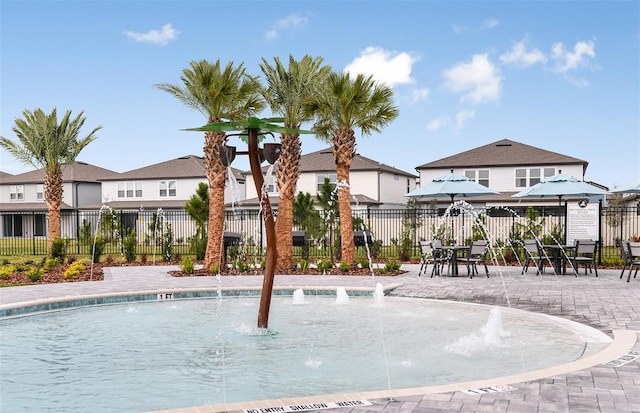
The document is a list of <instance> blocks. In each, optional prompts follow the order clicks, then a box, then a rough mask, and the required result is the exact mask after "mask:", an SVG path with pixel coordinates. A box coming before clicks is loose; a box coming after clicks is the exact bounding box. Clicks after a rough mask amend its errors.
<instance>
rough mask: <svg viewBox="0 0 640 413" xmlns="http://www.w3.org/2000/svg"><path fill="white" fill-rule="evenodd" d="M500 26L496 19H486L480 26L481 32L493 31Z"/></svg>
mask: <svg viewBox="0 0 640 413" xmlns="http://www.w3.org/2000/svg"><path fill="white" fill-rule="evenodd" d="M499 25H500V21H499V20H498V19H496V18H493V17H489V18H488V19H485V20H484V21H483V22H482V24H481V25H480V30H488V29H493V28H494V27H498V26H499Z"/></svg>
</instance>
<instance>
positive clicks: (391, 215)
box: [0, 206, 640, 259]
mask: <svg viewBox="0 0 640 413" xmlns="http://www.w3.org/2000/svg"><path fill="white" fill-rule="evenodd" d="M353 217H354V229H355V230H365V231H368V232H370V233H371V234H372V235H373V237H374V239H375V241H376V242H375V244H374V247H375V249H376V254H378V256H379V257H381V258H397V257H398V256H399V254H400V252H401V251H402V250H406V248H407V246H409V248H410V249H411V255H412V256H414V257H415V256H417V255H418V249H417V244H418V241H420V240H431V239H442V240H444V241H445V242H447V243H455V244H466V243H468V242H469V241H470V240H471V239H479V238H486V239H490V240H491V241H492V244H494V245H507V244H508V243H510V242H512V241H513V240H517V239H524V238H531V237H533V236H535V237H539V238H540V239H546V240H547V241H548V242H549V243H551V242H563V236H564V235H563V234H564V227H563V225H564V219H565V214H564V206H557V207H545V208H538V209H533V208H530V209H529V210H527V209H509V208H495V207H494V208H490V209H487V210H484V211H482V212H481V213H478V212H476V211H474V210H473V209H466V208H450V209H448V210H442V209H440V210H429V209H354V210H353ZM47 225H48V216H47V213H46V212H33V211H20V212H0V235H1V237H0V255H3V256H13V255H45V254H46V252H47V231H46V229H47ZM599 225H600V231H599V232H600V245H601V246H602V251H601V257H602V258H603V259H606V258H607V257H609V256H618V255H619V252H618V249H617V246H618V241H620V240H633V239H639V237H640V207H637V206H634V207H604V208H602V209H601V210H600V223H599ZM197 229H198V228H197V225H196V223H195V222H194V221H193V220H192V219H191V218H190V217H189V216H188V215H187V214H186V212H185V211H184V210H161V209H158V210H156V211H149V210H140V211H138V210H132V211H130V210H122V211H120V210H111V209H109V208H103V209H101V210H100V211H96V210H91V211H81V210H79V211H63V212H62V216H61V235H62V238H63V239H65V240H67V242H68V246H67V252H68V253H69V254H90V252H91V248H92V246H93V242H94V240H95V239H96V237H97V236H99V237H101V238H102V239H104V240H105V241H106V245H105V250H104V253H105V254H120V253H122V250H123V246H122V239H123V235H125V234H127V233H130V232H132V233H135V237H136V242H137V244H136V253H137V254H148V255H154V256H155V255H156V254H157V255H159V254H160V248H161V246H162V244H163V242H170V243H171V245H172V248H173V251H174V252H175V253H180V254H183V255H184V254H190V253H192V250H191V249H190V240H191V238H192V237H193V236H194V235H195V234H196V232H197ZM293 230H295V231H304V237H305V240H304V241H305V247H298V246H296V247H294V254H296V255H310V256H314V257H328V256H329V255H330V254H332V250H337V249H338V246H337V245H336V242H339V241H338V240H339V235H338V234H339V231H340V226H339V219H338V218H334V217H332V216H331V215H329V214H327V213H325V212H324V211H318V216H316V218H315V219H314V220H310V221H309V222H304V223H302V224H300V225H296V226H295V227H294V228H293ZM225 231H228V232H234V233H239V234H241V237H242V243H243V245H245V246H247V247H251V248H252V253H254V254H256V255H261V254H262V253H263V252H264V248H265V247H266V239H265V234H264V227H263V224H262V217H261V215H260V213H259V211H256V210H235V211H227V212H226V218H225ZM169 234H170V236H168V235H169ZM298 234H300V233H298ZM167 240H168V241H167ZM361 244H362V243H361ZM358 250H359V253H361V254H363V253H366V251H365V248H364V246H361V247H358Z"/></svg>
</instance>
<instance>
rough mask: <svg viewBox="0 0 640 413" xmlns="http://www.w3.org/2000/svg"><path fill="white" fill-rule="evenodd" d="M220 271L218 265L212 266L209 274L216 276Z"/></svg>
mask: <svg viewBox="0 0 640 413" xmlns="http://www.w3.org/2000/svg"><path fill="white" fill-rule="evenodd" d="M219 271H220V265H218V264H213V265H212V266H211V267H210V268H209V272H210V273H211V274H217V273H218V272H219Z"/></svg>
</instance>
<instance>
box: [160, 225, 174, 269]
mask: <svg viewBox="0 0 640 413" xmlns="http://www.w3.org/2000/svg"><path fill="white" fill-rule="evenodd" d="M162 259H163V260H164V261H165V262H171V259H173V230H172V229H171V224H167V229H166V231H165V233H164V235H163V236H162Z"/></svg>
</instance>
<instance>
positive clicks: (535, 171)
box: [529, 168, 540, 186]
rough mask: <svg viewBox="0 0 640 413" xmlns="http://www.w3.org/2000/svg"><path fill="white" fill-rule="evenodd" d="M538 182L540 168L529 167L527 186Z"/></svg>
mask: <svg viewBox="0 0 640 413" xmlns="http://www.w3.org/2000/svg"><path fill="white" fill-rule="evenodd" d="M538 182H540V168H531V169H529V186H533V185H535V184H537V183H538Z"/></svg>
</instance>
